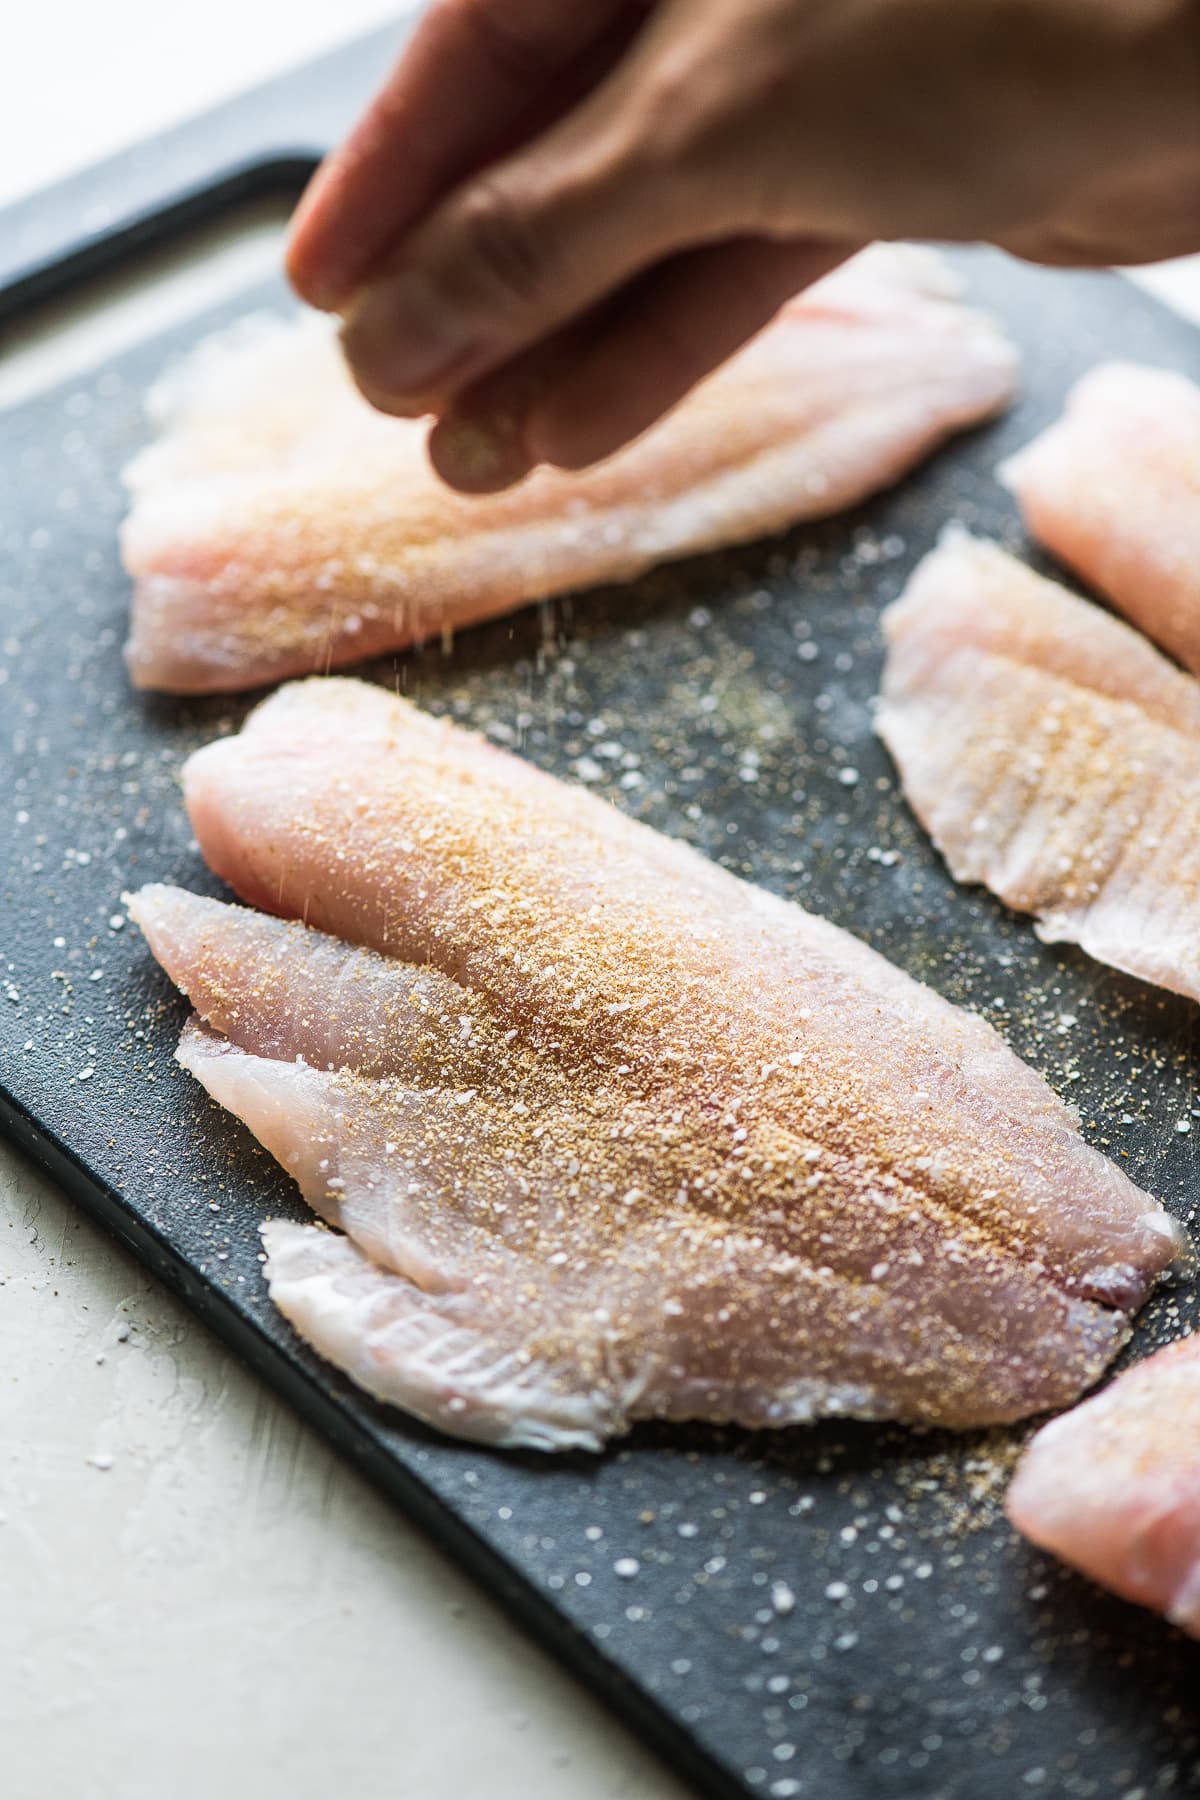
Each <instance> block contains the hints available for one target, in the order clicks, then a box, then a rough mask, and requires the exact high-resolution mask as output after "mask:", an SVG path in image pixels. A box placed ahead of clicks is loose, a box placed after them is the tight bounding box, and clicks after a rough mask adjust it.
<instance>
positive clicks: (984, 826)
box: [876, 530, 1200, 999]
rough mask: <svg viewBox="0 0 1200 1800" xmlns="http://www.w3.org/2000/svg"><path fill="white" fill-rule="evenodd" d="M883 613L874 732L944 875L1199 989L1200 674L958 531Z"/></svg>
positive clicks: (1102, 952) (1044, 931) (1045, 932)
mask: <svg viewBox="0 0 1200 1800" xmlns="http://www.w3.org/2000/svg"><path fill="white" fill-rule="evenodd" d="M883 624H884V632H885V634H886V637H887V641H888V656H887V662H886V665H885V668H884V674H883V684H882V699H881V702H880V706H879V709H878V712H877V715H876V728H877V730H878V732H879V735H880V736H881V737H882V738H883V741H884V742H885V744H886V745H887V747H888V749H889V750H890V752H891V754H892V757H893V759H894V761H895V763H896V765H897V768H898V769H899V771H900V777H901V782H902V785H903V788H904V793H905V796H906V797H907V799H908V801H909V804H910V805H911V806H912V808H913V811H914V812H915V813H916V815H917V817H918V818H919V819H920V821H921V823H922V824H923V825H924V827H925V829H926V830H927V831H928V832H929V834H930V836H931V837H932V839H933V841H934V843H935V844H936V845H937V847H938V849H939V850H940V851H941V853H942V855H943V856H944V857H945V858H946V861H947V863H948V865H949V867H950V872H951V874H952V875H953V876H954V878H955V879H956V880H957V881H962V882H979V883H982V884H983V885H984V886H985V887H987V888H989V889H990V890H991V891H992V893H994V894H995V895H997V896H998V897H999V898H1000V899H1001V900H1003V901H1004V902H1005V904H1006V905H1008V906H1011V907H1013V908H1014V909H1015V910H1016V911H1018V912H1028V913H1032V914H1033V915H1034V916H1035V918H1036V919H1037V921H1038V924H1037V927H1036V929H1037V933H1038V936H1039V937H1041V938H1042V939H1044V940H1045V941H1046V942H1047V943H1056V942H1066V943H1073V944H1078V945H1079V946H1080V947H1081V948H1082V949H1084V950H1086V951H1087V953H1088V955H1090V956H1093V957H1095V958H1096V959H1097V961H1099V962H1105V963H1108V964H1110V965H1111V966H1112V967H1113V968H1117V969H1122V970H1124V971H1125V972H1126V973H1127V974H1130V975H1135V976H1138V977H1139V978H1140V979H1141V980H1143V981H1148V982H1152V983H1154V984H1155V985H1156V986H1159V987H1163V988H1167V989H1169V990H1170V991H1171V992H1173V993H1178V994H1184V995H1187V996H1188V997H1189V998H1191V999H1200V773H1198V770H1200V763H1198V747H1200V686H1198V685H1197V683H1196V682H1195V681H1194V680H1193V679H1192V678H1191V677H1190V676H1188V675H1185V674H1183V673H1182V672H1181V671H1180V670H1178V669H1176V668H1175V667H1173V666H1172V665H1171V664H1170V663H1169V662H1167V660H1166V659H1165V657H1163V656H1161V655H1160V654H1159V653H1158V652H1157V651H1156V650H1155V649H1154V648H1153V646H1152V645H1151V644H1149V643H1148V642H1147V641H1146V640H1145V639H1144V638H1142V637H1141V636H1140V635H1139V634H1138V633H1137V632H1135V631H1133V630H1131V629H1130V627H1129V626H1127V625H1125V624H1123V623H1122V622H1121V621H1120V620H1118V619H1114V618H1112V617H1110V616H1109V615H1108V614H1107V613H1105V612H1103V611H1101V609H1100V608H1099V607H1096V606H1093V605H1091V604H1090V603H1089V602H1088V601H1086V600H1082V599H1080V598H1078V597H1077V596H1076V595H1074V594H1070V593H1068V592H1067V590H1066V589H1065V588H1062V587H1059V586H1057V585H1056V584H1055V583H1053V582H1049V581H1046V580H1044V579H1043V578H1042V577H1040V576H1038V575H1035V574H1034V573H1033V572H1032V570H1030V569H1027V568H1026V567H1025V566H1024V565H1023V564H1022V563H1019V562H1017V561H1016V560H1015V558H1013V557H1010V556H1009V555H1007V553H1006V552H1004V551H1003V550H1001V549H1000V548H999V547H998V546H997V545H994V544H989V543H984V542H981V541H979V540H977V539H973V538H970V537H968V536H967V534H966V533H965V532H961V531H957V530H956V531H952V532H950V533H948V534H947V535H946V536H945V537H944V539H943V541H942V543H941V545H940V546H939V547H938V548H937V549H936V550H934V551H933V552H932V553H931V554H930V555H929V556H928V557H926V558H925V560H924V561H923V562H922V563H921V564H920V565H919V566H918V567H917V569H916V570H915V571H914V573H913V575H912V577H911V579H910V581H909V583H908V586H907V587H906V589H905V591H904V593H903V594H902V595H901V597H900V599H899V600H898V601H896V602H895V604H894V605H893V606H891V607H890V608H889V609H888V611H887V612H886V613H885V614H884V621H883ZM1165 871H1169V877H1168V875H1167V874H1166V873H1164V872H1165Z"/></svg>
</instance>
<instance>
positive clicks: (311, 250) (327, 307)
mask: <svg viewBox="0 0 1200 1800" xmlns="http://www.w3.org/2000/svg"><path fill="white" fill-rule="evenodd" d="M329 187H330V164H329V163H328V162H325V163H322V164H321V165H320V167H319V168H317V169H316V170H315V172H314V173H313V175H312V177H311V179H310V181H309V183H308V186H307V187H306V188H305V190H304V192H303V193H302V194H301V196H300V198H299V200H298V201H297V202H296V207H295V210H294V211H293V213H292V216H291V219H290V220H289V221H288V235H287V243H286V244H285V246H284V252H283V268H284V273H285V275H286V276H287V279H288V281H289V282H290V284H291V286H292V289H293V291H294V292H295V293H296V294H297V295H298V296H299V298H300V299H301V300H303V301H305V302H306V303H307V304H308V305H309V306H314V307H316V309H317V310H318V312H337V311H339V309H340V308H341V306H342V305H343V304H344V302H345V301H346V299H347V298H348V293H347V284H346V282H345V281H344V280H343V279H342V278H341V276H340V275H339V271H338V269H337V266H336V263H335V260H334V257H333V255H332V252H331V245H330V241H329V239H330V233H329V229H328V216H329V208H328V206H327V204H326V200H327V194H328V190H329ZM335 211H336V209H335ZM336 223H337V220H336V217H335V219H334V224H335V226H336Z"/></svg>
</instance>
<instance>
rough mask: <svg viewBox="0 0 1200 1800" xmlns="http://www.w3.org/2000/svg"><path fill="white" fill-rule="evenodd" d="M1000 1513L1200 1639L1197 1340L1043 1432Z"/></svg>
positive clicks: (1154, 1359)
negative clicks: (1003, 1513) (1006, 1512)
mask: <svg viewBox="0 0 1200 1800" xmlns="http://www.w3.org/2000/svg"><path fill="white" fill-rule="evenodd" d="M1007 1507H1008V1514H1009V1517H1010V1518H1011V1520H1012V1522H1013V1524H1014V1525H1015V1526H1016V1527H1017V1529H1018V1531H1023V1532H1024V1533H1025V1536H1026V1537H1028V1538H1032V1539H1033V1542H1034V1543H1035V1544H1040V1545H1041V1547H1042V1548H1043V1549H1044V1550H1052V1551H1053V1552H1054V1554H1055V1555H1056V1556H1061V1557H1062V1559H1063V1561H1064V1562H1068V1563H1070V1564H1071V1565H1072V1567H1074V1568H1076V1569H1082V1571H1083V1573H1084V1574H1085V1575H1090V1576H1091V1577H1092V1579H1093V1581H1098V1582H1099V1583H1100V1584H1101V1586H1102V1587H1106V1588H1111V1589H1112V1591H1113V1592H1114V1593H1115V1594H1121V1595H1122V1596H1123V1597H1124V1598H1125V1599H1126V1600H1134V1601H1136V1602H1137V1604H1138V1605H1139V1606H1149V1607H1152V1608H1153V1609H1154V1611H1155V1612H1161V1613H1165V1614H1166V1616H1167V1618H1168V1619H1170V1620H1171V1621H1172V1622H1173V1623H1174V1624H1176V1625H1180V1626H1182V1628H1183V1629H1184V1631H1186V1632H1189V1633H1190V1634H1191V1636H1192V1637H1200V1336H1196V1337H1189V1338H1184V1339H1182V1341H1181V1342H1179V1343H1177V1344H1170V1345H1168V1347H1167V1348H1166V1349H1165V1350H1160V1351H1158V1352H1157V1354H1156V1355H1154V1356H1151V1357H1148V1358H1147V1359H1146V1361H1145V1362H1140V1363H1137V1364H1136V1365H1135V1366H1134V1367H1133V1368H1132V1369H1127V1370H1126V1371H1125V1373H1124V1374H1123V1375H1121V1376H1119V1377H1118V1378H1117V1380H1116V1381H1114V1382H1113V1383H1112V1385H1111V1386H1110V1387H1107V1388H1105V1390H1104V1392H1103V1393H1101V1394H1097V1395H1095V1397H1094V1398H1093V1399H1091V1400H1086V1401H1085V1402H1084V1404H1083V1405H1082V1406H1077V1407H1076V1408H1075V1410H1074V1411H1073V1412H1069V1413H1065V1414H1064V1415H1063V1416H1062V1417H1061V1418H1058V1419H1054V1420H1053V1421H1052V1422H1051V1423H1050V1424H1049V1425H1046V1426H1044V1427H1043V1428H1042V1430H1041V1431H1039V1432H1038V1434H1037V1436H1036V1437H1035V1438H1034V1440H1033V1442H1032V1444H1031V1445H1030V1446H1029V1449H1028V1450H1027V1451H1026V1453H1025V1457H1024V1459H1023V1461H1022V1462H1021V1464H1020V1466H1019V1467H1018V1469H1017V1473H1016V1477H1015V1479H1014V1481H1013V1484H1012V1487H1011V1488H1010V1489H1009V1493H1008V1501H1007Z"/></svg>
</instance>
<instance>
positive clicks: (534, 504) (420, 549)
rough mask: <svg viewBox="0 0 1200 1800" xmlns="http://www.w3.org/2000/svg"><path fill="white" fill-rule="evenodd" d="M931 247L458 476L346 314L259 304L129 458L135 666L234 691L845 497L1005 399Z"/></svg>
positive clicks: (1004, 379) (193, 367)
mask: <svg viewBox="0 0 1200 1800" xmlns="http://www.w3.org/2000/svg"><path fill="white" fill-rule="evenodd" d="M953 292H954V282H953V278H952V277H950V276H949V273H948V271H947V269H946V267H945V265H944V264H942V263H941V262H940V261H939V259H938V258H937V257H936V256H935V255H934V254H933V253H932V252H920V251H916V250H914V249H912V248H911V247H906V246H896V245H887V246H882V245H880V246H875V247H873V248H872V249H871V250H868V251H866V252H863V253H862V254H861V255H860V256H859V257H857V258H855V259H853V260H852V261H851V262H850V263H848V264H846V265H845V266H844V267H843V268H841V269H840V270H838V271H836V272H835V273H834V274H833V275H831V276H830V277H828V278H827V279H826V280H825V281H823V282H821V283H818V284H817V285H816V286H814V287H813V288H811V289H810V290H809V291H808V292H807V293H806V294H804V295H802V296H801V297H800V298H798V299H797V300H796V301H794V302H792V304H791V305H789V306H788V307H786V308H784V310H783V312H782V313H781V314H780V316H779V318H778V319H777V320H776V321H775V322H774V323H773V324H771V325H769V326H768V327H767V328H766V329H765V331H764V332H762V333H761V334H760V335H759V336H758V337H757V338H756V339H755V340H754V341H753V342H752V343H751V344H750V345H748V346H747V347H746V348H745V349H744V350H743V351H741V352H740V353H739V354H738V355H737V356H735V357H734V358H733V359H732V361H731V362H730V363H729V364H727V365H726V367H725V368H724V369H722V370H720V371H719V372H718V373H717V374H715V375H714V376H713V377H711V378H710V379H709V380H708V381H706V382H704V383H702V384H701V386H700V387H699V388H698V389H697V390H696V391H695V392H694V393H693V394H692V395H691V396H690V397H689V398H688V399H686V400H685V401H684V402H682V403H681V405H680V406H679V407H678V408H677V409H676V410H675V411H674V412H673V413H672V414H671V416H670V417H669V418H667V419H666V420H665V421H663V422H662V423H661V424H659V425H658V426H657V427H655V428H654V429H652V430H651V431H650V432H648V433H647V434H646V435H645V436H644V437H643V438H642V439H640V440H639V441H638V442H637V443H635V444H634V445H632V446H630V447H629V448H628V449H626V450H624V451H622V452H621V453H619V454H618V455H616V456H614V457H612V458H610V459H609V461H607V462H606V463H604V464H602V465H600V466H599V467H597V468H595V469H592V470H589V471H585V472H584V473H581V474H564V473H562V472H560V471H556V470H550V469H541V470H538V471H536V472H535V473H534V474H532V475H531V476H530V477H529V478H528V479H527V480H526V481H524V482H523V483H521V484H520V486H519V487H517V488H515V489H513V490H512V491H510V492H508V493H504V494H498V495H492V496H489V497H486V498H479V497H474V498H470V497H464V496H462V495H459V494H455V493H453V492H452V491H451V490H450V489H448V488H447V487H445V486H444V485H443V484H442V483H441V482H440V481H439V480H438V478H437V477H436V476H435V475H434V474H433V472H432V470H431V468H430V467H429V464H428V460H427V457H426V454H425V447H424V439H425V432H426V425H425V424H424V423H423V422H421V421H413V420H402V419H394V418H385V417H383V416H382V415H380V414H378V413H375V412H373V411H372V409H371V408H370V407H369V406H368V405H367V404H366V402H365V401H364V400H362V398H361V397H360V396H359V395H358V394H357V392H356V391H355V389H354V387H353V385H352V383H351V382H350V379H349V377H348V375H347V374H346V372H345V370H344V368H343V366H342V363H341V359H340V355H339V352H338V350H337V347H336V344H335V342H334V340H333V338H332V335H331V334H330V331H329V330H328V329H327V328H326V327H327V322H325V321H319V320H312V319H304V320H302V321H299V322H292V323H281V322H278V321H276V322H274V323H273V324H271V323H267V324H264V323H263V321H262V320H261V319H260V320H259V321H258V322H257V324H256V323H255V322H254V321H253V320H251V321H243V322H242V325H241V327H240V328H239V329H238V331H237V332H236V333H235V334H234V336H233V337H232V339H230V338H229V337H228V336H226V337H224V338H221V339H217V340H212V341H210V342H208V343H207V344H204V345H201V346H200V347H199V348H198V350H197V351H196V352H194V353H193V356H192V358H191V359H190V361H189V362H188V363H187V364H185V365H184V367H183V368H182V369H181V370H179V371H177V372H176V374H175V375H174V376H172V377H168V379H167V380H166V382H165V383H164V384H161V386H160V390H159V392H158V394H157V397H156V398H155V399H154V408H153V410H154V412H155V414H156V418H157V423H158V426H159V436H158V437H157V439H156V441H155V442H153V443H152V444H151V445H150V446H149V447H148V448H147V449H145V450H144V451H142V452H141V453H140V454H139V455H138V456H137V457H136V458H135V459H134V460H133V462H132V463H131V464H130V466H129V468H128V469H127V471H126V481H127V484H128V486H129V489H130V492H131V496H132V510H131V512H130V514H129V516H128V518H127V519H126V521H125V525H124V528H123V531H122V551H123V556H124V560H125V566H126V568H127V569H128V571H129V573H130V575H131V576H132V577H133V580H134V598H133V613H132V622H131V633H130V639H129V644H128V646H127V653H126V654H127V661H128V665H129V670H130V674H131V677H132V679H133V681H134V683H135V685H136V686H139V687H148V688H160V689H165V690H168V691H171V692H184V693H191V692H195V693H199V692H214V691H229V690H234V689H239V688H249V687H255V686H258V685H260V684H265V683H267V682H275V681H279V680H281V679H283V678H284V677H287V676H291V675H299V674H309V673H312V672H320V671H327V670H328V669H330V668H334V667H340V666H342V665H344V664H345V663H347V662H353V661H358V660H360V659H361V658H363V657H366V656H371V655H377V654H379V653H382V652H385V651H392V650H397V649H402V648H404V647H406V646H407V645H410V644H412V643H414V642H416V641H419V640H421V639H423V638H428V637H436V636H437V635H438V634H439V633H440V632H442V631H444V630H449V629H456V628H458V627H461V626H464V625H469V624H474V623H477V622H479V621H481V620H484V619H487V618H492V617H495V616H496V615H498V614H501V613H504V612H508V611H511V610H512V609H513V608H516V607H520V606H523V605H526V604H527V603H529V602H530V601H533V600H539V599H544V598H546V597H548V596H550V595H553V594H558V593H562V592H564V591H566V590H568V589H575V588H582V587H587V586H591V585H595V584H597V583H601V582H611V581H624V580H628V579H631V578H632V577H634V576H635V575H637V574H639V573H641V572H642V571H643V570H645V569H647V568H650V567H652V566H653V565H654V564H656V563H659V562H662V561H666V560H669V559H671V558H675V557H679V556H683V555H686V554H691V553H694V552H698V551H702V550H706V549H711V548H714V547H717V546H721V545H725V544H733V543H739V542H743V541H746V540H748V539H751V538H755V537H759V536H763V535H766V534H770V533H773V532H778V531H781V530H783V529H784V528H785V527H787V526H790V525H793V524H796V523H798V522H800V521H803V520H806V519H815V518H824V517H826V516H827V515H828V514H830V513H833V512H837V511H839V510H841V509H842V508H844V507H846V506H849V505H851V504H853V503H855V502H857V501H859V500H861V499H863V498H864V497H865V496H866V495H867V494H869V493H871V492H873V491H875V490H876V489H878V488H881V487H886V486H888V485H890V484H891V483H892V482H894V481H896V480H898V479H899V478H900V476H901V475H903V474H904V473H905V472H906V471H907V470H908V469H909V468H911V467H912V466H913V465H914V464H915V463H916V462H918V461H919V460H920V459H921V458H922V457H923V456H925V455H926V454H927V453H928V452H929V451H931V450H932V449H933V448H934V447H935V446H936V445H937V444H938V443H940V442H941V441H942V439H943V438H945V437H947V436H949V435H950V434H951V433H952V432H954V431H957V430H959V429H962V428H963V427H965V426H968V425H972V424H975V423H977V422H978V421H979V420H981V419H984V418H986V417H988V416H989V415H991V414H993V413H995V412H997V411H999V410H1000V409H1001V408H1002V407H1003V406H1004V405H1006V404H1007V402H1008V400H1009V399H1010V397H1011V395H1012V391H1013V388H1014V385H1015V380H1016V367H1017V355H1016V351H1015V350H1014V348H1013V347H1012V345H1011V344H1009V343H1008V342H1007V340H1006V339H1005V338H1004V337H1002V336H1001V334H1000V332H999V331H998V330H997V329H996V327H995V326H993V325H992V324H991V323H990V322H989V321H988V320H987V319H985V318H984V317H983V316H982V315H980V314H978V313H974V312H972V311H970V310H969V309H968V308H966V307H964V306H963V305H961V304H959V303H958V302H957V301H955V300H954V298H953Z"/></svg>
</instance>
